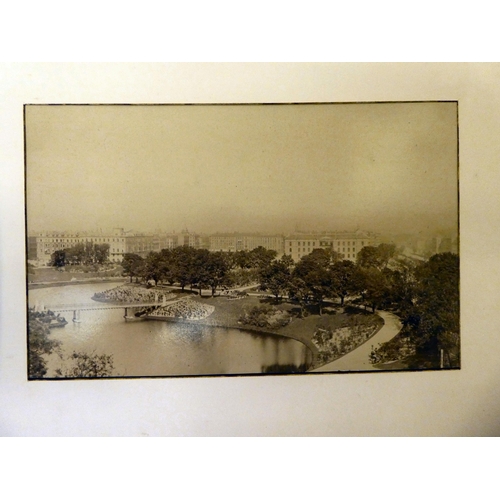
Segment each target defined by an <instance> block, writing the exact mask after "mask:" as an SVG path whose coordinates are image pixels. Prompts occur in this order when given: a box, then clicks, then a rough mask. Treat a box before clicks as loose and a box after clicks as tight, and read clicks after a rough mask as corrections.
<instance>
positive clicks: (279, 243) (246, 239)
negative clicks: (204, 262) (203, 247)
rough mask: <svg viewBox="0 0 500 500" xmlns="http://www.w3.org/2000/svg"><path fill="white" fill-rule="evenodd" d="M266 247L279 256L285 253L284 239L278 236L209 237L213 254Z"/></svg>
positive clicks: (234, 235)
mask: <svg viewBox="0 0 500 500" xmlns="http://www.w3.org/2000/svg"><path fill="white" fill-rule="evenodd" d="M257 247H264V248H265V249H267V250H274V251H275V252H276V253H277V254H278V255H283V253H284V237H283V236H282V235H277V234H259V233H216V234H212V235H211V236H209V247H208V248H209V250H210V251H212V252H238V251H240V250H247V251H250V250H254V249H255V248H257Z"/></svg>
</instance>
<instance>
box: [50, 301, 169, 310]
mask: <svg viewBox="0 0 500 500" xmlns="http://www.w3.org/2000/svg"><path fill="white" fill-rule="evenodd" d="M169 303H170V302H132V303H130V304H126V303H123V304H116V303H115V304H110V303H102V304H95V305H94V304H88V303H86V304H85V303H83V304H54V305H50V304H45V305H44V309H48V310H49V311H52V312H71V311H101V310H104V309H128V308H130V307H151V306H163V305H167V304H169Z"/></svg>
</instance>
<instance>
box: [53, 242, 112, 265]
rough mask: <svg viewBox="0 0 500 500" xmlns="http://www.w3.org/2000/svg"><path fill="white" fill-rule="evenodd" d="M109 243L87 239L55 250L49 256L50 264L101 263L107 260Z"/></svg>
mask: <svg viewBox="0 0 500 500" xmlns="http://www.w3.org/2000/svg"><path fill="white" fill-rule="evenodd" d="M108 257H109V245H108V244H107V243H102V244H98V243H94V242H92V241H87V242H85V243H78V244H77V245H75V246H73V247H70V248H65V249H64V250H56V251H55V252H54V253H53V254H52V256H51V263H50V264H51V266H54V267H64V266H67V265H85V266H89V265H94V264H98V265H102V264H104V263H105V262H107V261H108Z"/></svg>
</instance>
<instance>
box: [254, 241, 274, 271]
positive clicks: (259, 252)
mask: <svg viewBox="0 0 500 500" xmlns="http://www.w3.org/2000/svg"><path fill="white" fill-rule="evenodd" d="M276 255H277V253H276V251H275V250H268V249H266V248H264V247H262V246H259V247H257V248H254V249H253V250H251V251H250V252H249V254H248V259H249V262H250V265H251V267H253V268H256V269H259V270H261V269H264V268H265V267H267V266H268V265H269V264H271V262H272V261H273V259H275V258H276Z"/></svg>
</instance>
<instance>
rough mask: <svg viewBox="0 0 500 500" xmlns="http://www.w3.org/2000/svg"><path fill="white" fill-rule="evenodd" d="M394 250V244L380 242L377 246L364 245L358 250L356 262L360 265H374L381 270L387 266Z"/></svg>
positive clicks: (366, 266)
mask: <svg viewBox="0 0 500 500" xmlns="http://www.w3.org/2000/svg"><path fill="white" fill-rule="evenodd" d="M395 251H396V247H395V245H389V244H387V243H381V244H380V245H379V246H378V247H374V246H366V247H363V248H362V249H361V250H360V251H359V252H358V255H357V258H356V262H357V263H358V265H359V266H360V267H365V268H369V267H375V268H377V269H379V270H382V269H385V268H386V267H387V264H388V263H389V260H390V259H391V258H392V257H393V256H394V253H395Z"/></svg>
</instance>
